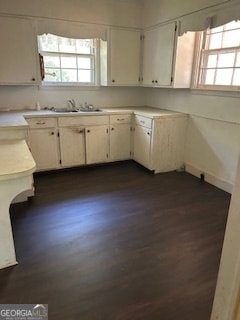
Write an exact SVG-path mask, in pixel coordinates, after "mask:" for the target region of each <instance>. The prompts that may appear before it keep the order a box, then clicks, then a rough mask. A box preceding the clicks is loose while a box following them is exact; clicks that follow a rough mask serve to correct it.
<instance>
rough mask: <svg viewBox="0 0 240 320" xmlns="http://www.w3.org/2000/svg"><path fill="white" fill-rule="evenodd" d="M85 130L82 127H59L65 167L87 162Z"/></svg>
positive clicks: (61, 151)
mask: <svg viewBox="0 0 240 320" xmlns="http://www.w3.org/2000/svg"><path fill="white" fill-rule="evenodd" d="M84 132H85V130H84V128H82V127H66V128H60V129H59V135H60V153H61V164H62V166H64V167H68V166H75V165H82V164H85V158H86V154H85V133H84Z"/></svg>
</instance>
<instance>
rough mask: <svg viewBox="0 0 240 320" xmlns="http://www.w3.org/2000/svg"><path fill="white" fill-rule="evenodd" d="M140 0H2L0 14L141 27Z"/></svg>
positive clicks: (0, 0)
mask: <svg viewBox="0 0 240 320" xmlns="http://www.w3.org/2000/svg"><path fill="white" fill-rule="evenodd" d="M142 7H143V5H142V3H141V1H138V0H130V1H126V0H77V1H76V0H21V1H19V0H11V1H6V0H0V12H1V13H7V14H18V15H26V16H33V17H46V18H52V19H53V18H55V19H64V20H72V21H81V22H91V23H95V24H104V25H114V26H125V27H140V26H141V25H142Z"/></svg>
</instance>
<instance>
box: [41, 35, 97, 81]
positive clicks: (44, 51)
mask: <svg viewBox="0 0 240 320" xmlns="http://www.w3.org/2000/svg"><path fill="white" fill-rule="evenodd" d="M96 43H97V40H96V39H70V38H63V37H58V36H55V35H52V34H44V35H41V36H38V44H39V52H40V57H41V68H42V70H41V74H42V81H43V83H58V84H81V85H95V84H96Z"/></svg>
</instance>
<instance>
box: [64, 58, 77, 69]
mask: <svg viewBox="0 0 240 320" xmlns="http://www.w3.org/2000/svg"><path fill="white" fill-rule="evenodd" d="M61 67H62V68H71V69H73V68H75V69H76V68H77V62H76V57H61Z"/></svg>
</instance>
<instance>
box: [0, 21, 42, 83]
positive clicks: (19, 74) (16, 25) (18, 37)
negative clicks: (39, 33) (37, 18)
mask: <svg viewBox="0 0 240 320" xmlns="http://www.w3.org/2000/svg"><path fill="white" fill-rule="evenodd" d="M0 42H1V50H0V70H1V72H0V84H27V85H29V84H31V85H34V84H35V85H36V84H38V70H37V57H38V55H37V51H36V39H35V37H34V32H33V26H32V23H31V21H30V20H28V19H23V18H10V17H0Z"/></svg>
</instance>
